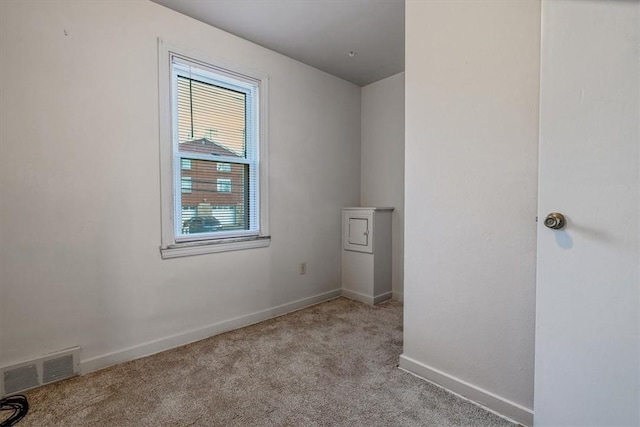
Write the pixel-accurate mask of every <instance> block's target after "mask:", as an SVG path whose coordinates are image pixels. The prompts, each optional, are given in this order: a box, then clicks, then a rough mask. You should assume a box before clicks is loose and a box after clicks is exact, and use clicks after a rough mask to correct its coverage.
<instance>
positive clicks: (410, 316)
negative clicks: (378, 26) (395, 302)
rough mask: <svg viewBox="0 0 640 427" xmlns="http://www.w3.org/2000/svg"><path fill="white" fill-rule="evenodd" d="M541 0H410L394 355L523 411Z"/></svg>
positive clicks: (495, 404) (529, 378)
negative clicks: (401, 313) (399, 310)
mask: <svg viewBox="0 0 640 427" xmlns="http://www.w3.org/2000/svg"><path fill="white" fill-rule="evenodd" d="M539 44H540V3H539V2H538V1H524V0H523V1H517V2H504V1H482V2H451V1H429V2H407V5H406V69H405V73H406V88H407V89H406V93H405V96H406V105H405V107H406V141H405V144H406V145H405V167H406V172H405V185H406V193H405V230H406V234H405V318H404V327H405V334H404V354H403V356H402V359H401V366H402V367H404V368H406V369H409V370H411V371H413V372H415V373H417V374H418V375H421V376H423V377H426V378H428V379H430V380H432V381H435V382H438V383H440V384H442V385H445V386H446V387H447V388H449V389H452V390H454V391H457V392H458V393H461V394H463V395H465V396H468V397H470V398H471V399H473V400H476V401H480V402H482V403H484V404H485V405H487V406H489V407H490V408H493V409H495V410H497V411H499V412H501V413H503V414H505V415H507V416H510V417H512V418H514V419H516V420H518V421H520V422H523V423H527V424H531V421H532V413H531V408H532V407H533V356H534V307H535V295H534V293H535V249H536V241H535V239H536V223H535V216H536V188H537V173H536V167H537V142H538V106H539V102H538V89H539V64H540V51H539Z"/></svg>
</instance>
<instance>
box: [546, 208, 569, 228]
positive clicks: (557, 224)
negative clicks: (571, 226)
mask: <svg viewBox="0 0 640 427" xmlns="http://www.w3.org/2000/svg"><path fill="white" fill-rule="evenodd" d="M544 225H545V226H546V227H548V228H551V229H553V230H560V229H562V228H563V227H564V226H565V225H567V220H566V219H565V218H564V215H562V214H561V213H558V212H551V213H550V214H549V215H547V217H546V218H545V219H544Z"/></svg>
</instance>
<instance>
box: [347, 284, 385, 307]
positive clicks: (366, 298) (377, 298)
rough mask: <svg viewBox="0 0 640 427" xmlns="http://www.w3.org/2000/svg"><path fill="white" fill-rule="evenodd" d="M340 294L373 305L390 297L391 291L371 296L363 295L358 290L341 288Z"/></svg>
mask: <svg viewBox="0 0 640 427" xmlns="http://www.w3.org/2000/svg"><path fill="white" fill-rule="evenodd" d="M342 296H343V297H347V298H349V299H352V300H356V301H360V302H363V303H365V304H369V305H374V304H378V303H379V302H382V301H386V300H388V299H390V298H391V297H392V293H391V292H385V293H384V294H380V295H376V296H373V297H372V296H370V295H365V294H362V293H360V292H356V291H352V290H349V289H344V288H342Z"/></svg>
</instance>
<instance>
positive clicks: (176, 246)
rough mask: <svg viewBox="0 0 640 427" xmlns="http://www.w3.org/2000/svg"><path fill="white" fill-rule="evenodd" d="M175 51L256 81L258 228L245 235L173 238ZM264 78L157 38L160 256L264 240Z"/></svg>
mask: <svg viewBox="0 0 640 427" xmlns="http://www.w3.org/2000/svg"><path fill="white" fill-rule="evenodd" d="M172 55H178V56H180V57H182V58H184V59H187V60H188V61H191V62H194V63H196V64H202V65H203V66H205V67H207V68H219V69H221V70H224V72H225V73H227V74H231V75H234V76H237V77H238V79H239V80H242V79H247V78H249V79H252V80H257V81H258V82H259V92H258V96H257V98H258V102H257V107H258V141H259V142H258V153H257V154H258V167H257V169H258V171H257V181H258V182H257V187H258V195H257V201H256V205H257V206H258V218H259V219H258V223H259V230H258V232H257V233H256V232H252V233H251V235H243V234H247V233H246V230H240V231H243V232H239V233H237V235H236V236H229V235H228V234H227V235H219V236H198V237H195V238H194V239H193V240H189V241H183V239H179V240H176V237H177V236H176V235H175V231H174V230H175V228H174V217H175V212H174V211H175V209H174V207H175V206H174V185H175V179H174V168H175V165H173V163H174V153H173V135H172V129H173V119H172V110H171V109H172V105H171V104H172V101H171V98H172V85H171V75H172V66H171V56H172ZM268 83H269V78H268V76H267V75H266V74H264V73H261V72H258V71H255V70H252V69H249V68H246V67H242V66H237V65H234V64H229V63H227V62H225V61H221V60H218V59H214V58H210V57H208V56H207V55H203V54H202V53H199V52H194V51H192V50H190V49H184V48H181V47H177V46H174V45H171V44H169V43H166V42H165V41H163V40H162V39H161V38H158V94H159V100H158V106H159V134H160V203H161V245H160V253H161V256H162V258H163V259H165V258H176V257H182V256H190V255H200V254H205V253H215V252H226V251H234V250H242V249H250V248H258V247H267V246H269V244H270V240H271V237H270V235H269V205H268V202H269V194H268V192H269V186H268V177H269V162H268V153H269V150H268V127H267V126H268V122H269V121H268V117H267V114H268V108H267V106H268V96H269V87H268Z"/></svg>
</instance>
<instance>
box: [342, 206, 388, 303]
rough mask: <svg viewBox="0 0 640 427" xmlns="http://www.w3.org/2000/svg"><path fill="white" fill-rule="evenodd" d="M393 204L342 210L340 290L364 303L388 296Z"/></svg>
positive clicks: (376, 301)
mask: <svg viewBox="0 0 640 427" xmlns="http://www.w3.org/2000/svg"><path fill="white" fill-rule="evenodd" d="M392 212H393V208H388V207H384V208H372V207H369V208H355V207H354V208H344V209H343V210H342V293H343V295H344V296H346V297H348V298H351V299H354V300H357V301H361V302H364V303H367V304H372V305H373V304H377V303H379V302H381V301H384V300H387V299H389V298H391V296H392V291H391V213H392Z"/></svg>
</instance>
